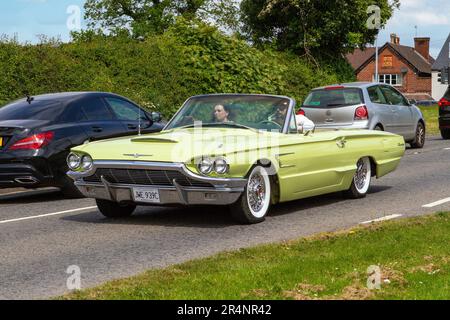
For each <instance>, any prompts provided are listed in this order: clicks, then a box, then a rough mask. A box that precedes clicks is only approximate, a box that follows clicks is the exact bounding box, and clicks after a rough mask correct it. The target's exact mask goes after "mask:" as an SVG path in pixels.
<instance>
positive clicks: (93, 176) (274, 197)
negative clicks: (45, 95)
mask: <svg viewBox="0 0 450 320" xmlns="http://www.w3.org/2000/svg"><path fill="white" fill-rule="evenodd" d="M404 152H405V141H404V139H403V138H402V137H401V136H398V135H394V134H390V133H386V132H381V131H369V130H333V131H314V130H308V131H305V132H302V131H301V130H299V128H298V127H297V122H296V121H295V101H294V100H293V99H291V98H288V97H283V96H271V95H225V94H224V95H203V96H196V97H192V98H190V99H188V100H187V101H186V102H185V104H184V105H183V107H182V108H181V109H180V110H179V111H178V113H177V114H176V115H175V116H174V117H173V118H172V120H171V121H169V123H168V124H167V126H166V127H165V128H164V130H163V131H162V132H160V133H156V134H146V135H138V136H133V137H124V138H118V139H112V140H106V141H99V142H92V143H88V144H84V145H82V146H79V147H76V148H74V149H72V152H71V154H70V155H69V156H68V158H67V162H68V165H69V168H70V170H71V171H70V172H68V175H69V176H70V177H71V178H72V179H73V180H74V181H75V185H76V186H77V187H78V189H79V190H80V191H81V192H82V193H83V194H84V195H85V196H86V197H88V198H95V199H96V201H97V206H98V208H99V210H100V212H101V213H102V214H103V215H105V216H106V217H111V218H115V217H124V216H129V215H131V214H132V213H133V212H134V210H135V209H136V206H137V205H150V206H166V205H185V206H192V205H220V206H228V207H229V208H230V212H231V214H232V215H233V216H234V218H235V219H236V220H237V221H239V222H241V223H248V224H249V223H259V222H262V221H264V219H265V217H266V216H267V214H268V212H269V208H270V206H271V205H274V204H277V203H281V202H286V201H292V200H297V199H303V198H307V197H312V196H317V195H321V194H326V193H333V192H338V191H343V192H344V194H345V195H346V196H348V197H350V198H362V197H365V196H366V194H367V193H368V191H369V187H370V183H371V179H372V178H373V177H377V178H380V177H382V176H384V175H386V174H388V173H390V172H392V171H394V170H395V169H396V168H397V166H398V165H399V163H400V160H401V158H402V156H403V155H404Z"/></svg>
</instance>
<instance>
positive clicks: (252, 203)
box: [230, 166, 272, 224]
mask: <svg viewBox="0 0 450 320" xmlns="http://www.w3.org/2000/svg"><path fill="white" fill-rule="evenodd" d="M271 194H272V189H271V184H270V177H269V174H268V172H267V170H266V168H264V167H262V166H255V167H254V168H253V169H252V171H251V173H250V175H249V177H248V182H247V186H246V187H245V190H244V193H243V194H242V196H241V197H240V198H239V200H238V201H237V202H236V203H235V204H234V205H232V206H231V207H230V209H231V214H232V216H233V218H234V219H235V220H237V221H238V222H240V223H243V224H255V223H260V222H263V221H264V220H265V219H266V216H267V213H268V212H269V208H270V204H271Z"/></svg>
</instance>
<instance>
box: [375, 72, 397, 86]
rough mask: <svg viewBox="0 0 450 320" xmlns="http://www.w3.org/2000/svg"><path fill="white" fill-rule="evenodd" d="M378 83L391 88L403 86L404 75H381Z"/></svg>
mask: <svg viewBox="0 0 450 320" xmlns="http://www.w3.org/2000/svg"><path fill="white" fill-rule="evenodd" d="M378 77H379V79H378V82H380V83H385V84H390V85H391V86H401V85H402V75H401V74H380V75H379V76H378Z"/></svg>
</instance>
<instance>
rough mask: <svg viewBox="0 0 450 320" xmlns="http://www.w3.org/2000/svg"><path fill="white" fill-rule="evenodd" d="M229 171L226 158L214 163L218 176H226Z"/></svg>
mask: <svg viewBox="0 0 450 320" xmlns="http://www.w3.org/2000/svg"><path fill="white" fill-rule="evenodd" d="M228 170H229V166H228V162H227V160H226V159H225V158H218V159H216V161H215V162H214V171H216V172H217V173H218V174H225V173H227V172H228Z"/></svg>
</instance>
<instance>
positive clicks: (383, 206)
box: [0, 137, 450, 299]
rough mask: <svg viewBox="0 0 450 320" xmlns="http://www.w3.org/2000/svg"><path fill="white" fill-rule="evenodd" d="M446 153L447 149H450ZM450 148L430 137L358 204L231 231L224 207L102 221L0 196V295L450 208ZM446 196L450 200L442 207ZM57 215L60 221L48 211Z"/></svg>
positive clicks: (71, 206)
mask: <svg viewBox="0 0 450 320" xmlns="http://www.w3.org/2000/svg"><path fill="white" fill-rule="evenodd" d="M447 148H448V150H447ZM449 197H450V143H449V142H446V141H443V140H440V139H438V138H437V137H436V138H429V139H428V142H427V145H426V147H425V149H423V150H420V151H417V150H412V149H409V150H407V154H406V156H405V157H404V159H403V161H402V163H401V165H400V167H399V169H398V170H397V171H396V172H394V173H393V174H390V175H388V176H387V177H384V178H382V179H380V180H377V181H374V182H373V187H372V188H371V191H370V194H369V195H368V197H367V198H366V199H362V200H344V199H343V198H342V197H341V195H340V194H332V195H327V196H321V197H316V198H312V199H307V200H301V201H296V202H292V203H287V204H281V205H278V206H276V207H274V208H273V209H272V213H271V215H270V216H269V217H268V219H267V221H266V222H265V223H262V224H258V225H253V226H241V225H235V224H234V222H233V220H232V219H231V218H230V217H229V215H228V212H227V210H226V209H220V208H215V207H214V208H203V207H202V208H196V209H176V208H148V207H140V208H138V210H137V214H136V215H134V216H133V217H130V218H126V219H122V220H118V221H112V220H108V219H105V218H103V216H101V215H100V214H99V213H98V212H97V210H96V209H95V208H92V207H93V206H95V203H94V201H93V200H90V199H81V200H65V199H63V197H62V196H61V195H60V194H59V193H58V192H57V191H55V190H52V189H50V190H39V191H25V192H23V191H21V190H1V191H0V299H41V298H48V297H52V296H56V295H60V294H63V293H65V292H67V286H66V281H67V278H68V276H69V274H67V273H66V271H67V268H68V267H69V266H73V265H76V266H79V267H80V270H81V285H82V288H87V287H91V286H94V285H97V284H100V283H102V282H104V281H107V280H111V279H115V278H121V277H126V276H130V275H134V274H137V273H140V272H142V271H144V270H147V269H151V268H158V267H163V266H167V265H170V264H175V263H180V262H183V261H186V260H191V259H193V258H199V257H205V256H209V255H212V254H215V253H217V252H220V251H224V250H233V249H237V248H242V247H248V246H253V245H257V244H261V243H268V242H276V241H283V240H288V239H294V238H299V237H302V236H307V235H311V234H314V233H318V232H325V231H334V230H338V229H343V228H348V227H350V226H354V225H358V224H360V223H362V222H365V221H370V220H374V219H378V218H383V217H386V216H387V217H389V216H391V215H394V214H395V215H402V216H403V217H408V216H416V215H422V214H427V213H433V212H436V211H445V210H447V211H448V210H450V199H448V198H449ZM443 199H446V201H448V202H444V203H436V204H433V203H434V202H436V201H440V200H443ZM427 204H432V205H431V206H429V207H426V208H425V207H423V206H424V205H427ZM49 214H54V215H49Z"/></svg>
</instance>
